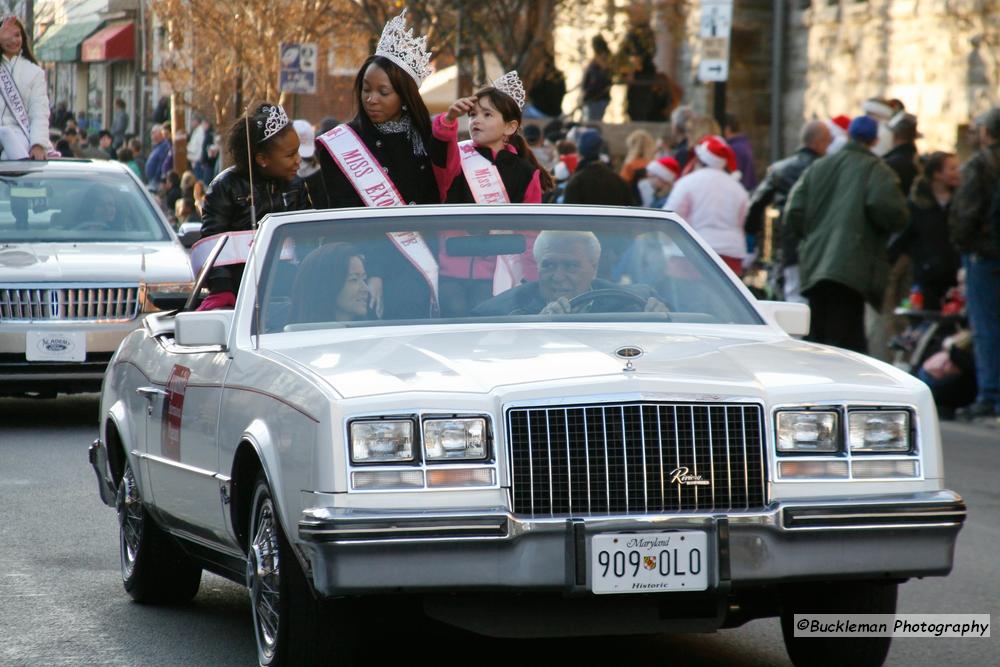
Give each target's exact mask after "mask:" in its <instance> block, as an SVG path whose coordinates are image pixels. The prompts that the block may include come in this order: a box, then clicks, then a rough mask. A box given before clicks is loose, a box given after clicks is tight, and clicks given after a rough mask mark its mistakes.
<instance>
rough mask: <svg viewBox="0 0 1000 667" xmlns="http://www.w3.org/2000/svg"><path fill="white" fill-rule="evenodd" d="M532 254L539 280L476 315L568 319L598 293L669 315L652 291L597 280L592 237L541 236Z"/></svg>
mask: <svg viewBox="0 0 1000 667" xmlns="http://www.w3.org/2000/svg"><path fill="white" fill-rule="evenodd" d="M532 254H533V255H534V258H535V262H536V263H537V264H538V281H537V282H530V283H526V284H523V285H519V286H517V287H515V288H513V289H509V290H507V291H506V292H504V293H503V294H499V295H497V296H495V297H493V298H492V299H489V300H488V301H485V302H483V303H481V304H480V305H479V306H477V307H476V308H475V309H473V311H472V314H473V315H479V316H491V315H535V314H538V315H564V314H568V313H571V312H573V305H571V303H570V301H571V300H572V299H574V298H575V297H578V296H580V295H582V294H587V293H589V292H593V291H594V290H614V292H615V294H609V295H606V296H603V297H600V298H602V299H608V300H612V299H613V300H615V301H617V302H618V303H626V304H627V303H629V302H630V301H634V302H635V304H636V306H637V307H638V306H640V305H641V307H642V310H644V311H645V312H660V313H666V312H668V311H667V307H666V306H665V305H664V304H663V302H662V301H660V300H658V299H656V298H653V297H652V296H650V294H651V290H650V288H648V287H645V286H641V285H631V286H629V287H628V288H623V287H621V286H619V285H617V284H615V283H612V282H610V281H607V280H604V279H601V278H598V277H597V266H598V263H599V261H600V258H601V243H600V241H598V240H597V237H596V236H595V235H594V234H593V233H592V232H581V231H553V230H547V231H543V232H542V233H541V234H539V235H538V238H537V239H536V240H535V245H534V247H533V249H532ZM595 300H596V298H595ZM588 303H593V302H588ZM575 305H576V306H578V307H579V306H584V305H585V304H575ZM578 310H579V308H578Z"/></svg>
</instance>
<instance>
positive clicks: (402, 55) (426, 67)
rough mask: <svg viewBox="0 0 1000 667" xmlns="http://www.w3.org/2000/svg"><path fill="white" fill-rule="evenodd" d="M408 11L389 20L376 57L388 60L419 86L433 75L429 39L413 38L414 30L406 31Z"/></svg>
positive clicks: (422, 37) (377, 47) (379, 42)
mask: <svg viewBox="0 0 1000 667" xmlns="http://www.w3.org/2000/svg"><path fill="white" fill-rule="evenodd" d="M405 17H406V9H405V8H404V9H403V11H402V13H400V15H399V16H397V17H395V18H393V19H389V22H388V23H386V24H385V28H383V29H382V37H380V38H379V40H378V46H376V47H375V55H377V56H382V57H383V58H388V59H389V60H391V61H392V62H394V63H396V64H397V65H399V66H400V67H402V68H403V71H404V72H406V73H407V74H409V75H410V76H411V77H413V80H414V81H416V82H417V86H418V87H419V86H420V84H422V83H423V82H424V79H426V78H427V75H428V74H430V73H431V70H430V62H431V54H430V51H428V50H427V37H425V36H420V37H414V36H413V28H410V29H409V30H407V29H406V19H405Z"/></svg>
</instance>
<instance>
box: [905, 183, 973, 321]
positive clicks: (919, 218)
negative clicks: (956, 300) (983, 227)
mask: <svg viewBox="0 0 1000 667" xmlns="http://www.w3.org/2000/svg"><path fill="white" fill-rule="evenodd" d="M907 203H908V205H909V208H910V222H909V224H907V226H906V229H904V230H903V232H902V233H901V234H900V235H899V237H898V238H896V239H895V240H894V241H893V242H892V245H891V247H890V253H892V254H896V253H899V254H903V255H908V256H909V257H910V259H911V260H912V262H913V282H914V284H917V285H920V289H921V291H922V292H923V295H924V307H925V308H926V309H927V310H938V309H940V307H941V299H942V298H944V295H945V294H946V293H947V292H948V289H949V288H950V287H953V286H954V285H955V284H956V282H957V275H958V269H959V267H960V266H961V265H962V263H961V260H960V258H959V255H958V251H957V250H955V247H954V246H953V245H952V244H951V240H950V239H949V238H948V231H949V230H948V206H941V205H940V204H938V202H937V200H936V199H935V198H934V193H933V191H932V190H931V186H930V184H929V183H928V182H927V181H926V180H925V179H923V178H920V179H918V180H917V182H916V184H915V185H914V187H913V192H912V193H911V194H910V199H909V201H908V202H907Z"/></svg>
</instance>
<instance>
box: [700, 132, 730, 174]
mask: <svg viewBox="0 0 1000 667" xmlns="http://www.w3.org/2000/svg"><path fill="white" fill-rule="evenodd" d="M694 153H695V155H697V156H698V159H699V160H701V161H702V163H703V164H704V165H705V166H707V167H712V168H713V169H725V170H727V171H736V170H737V169H738V167H737V166H736V153H734V152H733V149H732V148H730V147H729V144H727V143H726V140H725V139H723V138H722V137H720V136H718V135H715V134H711V135H709V136H707V137H705V138H704V139H702V140H701V141H699V142H698V145H697V146H695V147H694Z"/></svg>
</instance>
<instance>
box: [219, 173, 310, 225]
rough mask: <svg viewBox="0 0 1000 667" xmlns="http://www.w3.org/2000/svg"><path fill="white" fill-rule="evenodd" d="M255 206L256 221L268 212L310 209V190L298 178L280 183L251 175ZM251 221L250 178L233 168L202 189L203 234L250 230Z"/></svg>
mask: <svg viewBox="0 0 1000 667" xmlns="http://www.w3.org/2000/svg"><path fill="white" fill-rule="evenodd" d="M253 186H254V198H253V199H254V206H255V209H256V214H257V221H258V222H259V221H260V220H261V219H263V217H264V216H265V215H267V214H268V213H281V212H284V211H302V210H305V209H310V208H313V203H312V198H311V197H310V196H309V190H308V188H307V187H306V185H305V183H304V182H303V181H302V179H301V178H298V177H296V178H295V179H293V180H292V181H291V182H289V183H280V182H278V181H273V180H270V179H266V178H256V177H255V178H254V183H253ZM252 228H253V226H252V224H251V221H250V179H249V178H248V177H247V176H246V175H245V174H242V173H240V172H238V171H236V168H235V167H229V168H228V169H225V170H223V171H222V172H221V173H220V174H219V175H218V176H216V177H215V178H214V179H213V180H212V183H211V185H209V186H208V190H207V191H206V192H205V204H204V206H203V210H202V225H201V235H202V237H203V238H204V237H206V236H212V235H213V234H221V233H223V232H238V231H243V230H246V229H252Z"/></svg>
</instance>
